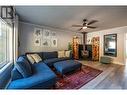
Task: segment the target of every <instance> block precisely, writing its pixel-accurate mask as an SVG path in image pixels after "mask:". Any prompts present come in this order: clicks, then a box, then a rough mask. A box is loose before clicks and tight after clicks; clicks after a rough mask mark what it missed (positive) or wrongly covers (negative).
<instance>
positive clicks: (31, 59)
mask: <svg viewBox="0 0 127 95" xmlns="http://www.w3.org/2000/svg"><path fill="white" fill-rule="evenodd" d="M26 56H27V58H28V60H29V61H30V62H31V63H32V64H34V63H35V60H34V58H33V57H32V56H31V54H27V55H26Z"/></svg>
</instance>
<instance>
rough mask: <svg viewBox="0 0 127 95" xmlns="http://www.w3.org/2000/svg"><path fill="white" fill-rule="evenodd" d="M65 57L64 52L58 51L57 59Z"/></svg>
mask: <svg viewBox="0 0 127 95" xmlns="http://www.w3.org/2000/svg"><path fill="white" fill-rule="evenodd" d="M63 57H65V51H64V50H62V51H58V58H63Z"/></svg>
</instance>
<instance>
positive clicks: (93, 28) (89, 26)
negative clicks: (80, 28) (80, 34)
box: [87, 26, 97, 29]
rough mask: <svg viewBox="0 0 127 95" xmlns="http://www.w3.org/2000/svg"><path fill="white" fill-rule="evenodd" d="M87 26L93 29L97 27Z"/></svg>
mask: <svg viewBox="0 0 127 95" xmlns="http://www.w3.org/2000/svg"><path fill="white" fill-rule="evenodd" d="M87 28H92V29H95V28H97V27H94V26H87Z"/></svg>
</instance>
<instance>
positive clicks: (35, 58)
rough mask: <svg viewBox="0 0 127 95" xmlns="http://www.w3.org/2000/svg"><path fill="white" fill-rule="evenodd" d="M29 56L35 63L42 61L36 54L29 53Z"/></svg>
mask: <svg viewBox="0 0 127 95" xmlns="http://www.w3.org/2000/svg"><path fill="white" fill-rule="evenodd" d="M31 56H32V58H33V59H34V60H35V62H36V63H38V62H40V61H42V59H41V57H40V56H39V55H38V54H31Z"/></svg>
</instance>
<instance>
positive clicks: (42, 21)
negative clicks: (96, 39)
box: [16, 6, 127, 32]
mask: <svg viewBox="0 0 127 95" xmlns="http://www.w3.org/2000/svg"><path fill="white" fill-rule="evenodd" d="M16 12H17V13H18V14H19V16H20V20H21V21H24V22H29V23H34V24H39V25H46V26H50V27H54V28H59V29H65V30H71V31H77V30H78V29H79V28H73V27H71V26H72V25H73V24H82V20H83V19H84V18H86V19H88V20H98V21H99V22H97V23H95V24H93V26H97V27H98V28H96V29H86V30H85V31H86V32H92V31H98V30H104V29H109V28H114V27H120V26H126V25H127V6H16Z"/></svg>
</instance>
